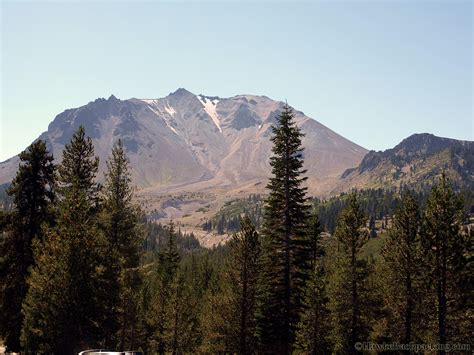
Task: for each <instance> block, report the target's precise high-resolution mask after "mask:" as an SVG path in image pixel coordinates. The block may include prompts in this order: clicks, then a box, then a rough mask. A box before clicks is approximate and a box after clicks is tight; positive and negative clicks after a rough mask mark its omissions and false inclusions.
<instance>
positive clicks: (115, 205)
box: [0, 106, 474, 354]
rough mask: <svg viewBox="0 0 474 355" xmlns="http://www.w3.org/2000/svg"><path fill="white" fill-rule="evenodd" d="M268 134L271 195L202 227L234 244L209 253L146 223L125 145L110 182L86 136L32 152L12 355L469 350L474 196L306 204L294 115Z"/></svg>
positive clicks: (115, 157) (8, 266) (19, 236)
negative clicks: (54, 149) (59, 151)
mask: <svg viewBox="0 0 474 355" xmlns="http://www.w3.org/2000/svg"><path fill="white" fill-rule="evenodd" d="M272 132H273V133H272V138H271V141H272V144H273V148H272V152H273V156H272V158H271V161H270V164H271V166H272V176H271V177H270V179H269V181H268V184H267V191H268V194H267V195H252V196H249V197H248V199H246V200H244V201H236V202H233V203H229V204H228V205H227V206H224V207H223V209H222V210H221V213H220V214H218V215H216V216H215V217H214V218H213V219H212V220H209V221H206V222H205V223H204V224H203V226H202V228H203V229H205V230H217V231H218V233H224V232H228V233H232V235H233V236H232V239H231V241H230V242H228V243H227V244H225V245H221V246H218V247H215V248H213V249H206V248H202V247H201V246H200V245H199V242H198V240H197V239H196V238H195V237H194V236H193V235H186V234H183V233H182V232H181V231H180V229H179V226H178V225H176V224H175V223H173V222H170V223H169V224H167V225H163V224H158V223H155V222H151V221H147V218H146V216H145V214H144V213H143V211H142V210H141V209H140V206H139V205H137V203H136V202H135V200H134V196H133V191H134V190H133V181H132V180H131V175H130V170H129V166H128V160H127V156H126V152H125V150H124V147H123V145H122V142H120V141H118V142H117V143H116V144H115V145H114V148H113V150H112V152H111V155H110V158H109V160H108V162H107V171H106V173H105V183H104V184H103V185H102V184H99V183H98V182H97V180H98V176H97V175H98V158H96V157H95V154H94V146H93V144H92V140H91V139H90V138H89V137H88V136H87V135H86V132H85V131H84V128H82V127H80V128H79V129H78V130H77V131H76V132H75V133H74V135H73V137H72V139H71V141H70V143H69V144H67V145H66V146H65V148H64V151H63V159H62V161H61V163H60V164H59V165H56V164H55V163H54V159H53V157H52V155H51V154H50V153H49V152H48V149H47V146H46V143H45V142H44V141H41V140H38V141H36V142H34V143H33V144H32V145H31V146H29V147H28V148H27V149H26V150H25V151H24V152H22V153H21V155H20V159H21V163H20V166H19V169H18V172H17V174H16V177H15V178H14V180H13V181H12V183H11V185H10V186H9V188H8V190H7V193H8V196H5V198H8V199H10V200H9V201H10V202H11V203H12V208H11V209H3V210H0V228H1V240H0V248H1V254H0V275H1V284H0V317H1V318H0V339H3V340H4V343H5V345H6V346H7V350H8V351H14V352H20V351H21V352H22V353H55V354H74V353H77V352H79V351H82V350H85V349H91V348H103V349H112V350H131V349H133V350H139V351H142V352H143V353H146V354H165V353H172V354H183V353H232V354H290V353H295V354H327V353H335V354H345V353H348V354H352V353H358V352H361V351H363V350H367V349H361V344H365V343H374V344H389V343H391V344H393V343H396V344H399V345H401V346H405V348H401V347H400V348H397V349H395V350H394V351H393V352H395V353H398V352H405V353H409V352H410V350H409V349H410V348H408V347H407V346H409V345H410V344H411V345H413V346H419V344H425V345H429V346H434V347H436V348H433V349H435V350H436V351H437V352H439V353H444V352H445V351H449V350H450V349H451V350H456V351H455V352H461V351H466V352H470V351H472V348H471V344H470V342H471V341H472V334H473V333H472V332H473V320H474V313H473V304H472V303H473V300H474V297H473V296H474V294H473V292H474V290H473V285H474V280H473V275H474V272H473V271H474V270H473V265H474V264H473V255H474V253H473V236H474V231H473V229H471V226H470V225H469V223H468V222H469V221H468V217H467V216H468V212H471V211H470V210H469V209H470V208H471V207H470V206H471V202H472V192H471V191H463V190H461V189H459V188H457V187H456V186H453V185H452V183H451V182H450V180H449V179H448V178H447V177H446V176H445V175H444V174H443V175H442V176H440V177H439V179H438V180H437V182H436V183H435V184H434V185H433V186H429V187H427V188H426V189H425V190H423V191H413V190H411V189H410V188H409V187H404V188H403V189H400V190H399V191H395V190H394V191H385V190H365V191H353V192H350V193H346V194H343V195H341V196H338V197H334V198H332V199H328V200H320V199H316V198H310V196H308V195H307V192H306V188H305V187H304V184H305V170H304V168H303V150H304V147H303V146H302V143H301V138H302V133H301V132H300V130H299V128H298V127H297V126H296V124H295V121H294V114H293V112H292V110H291V109H290V108H289V107H288V106H286V107H285V110H284V111H283V112H282V113H281V114H280V115H279V116H278V117H277V120H276V124H275V126H274V127H273V130H272ZM376 223H377V227H376ZM380 223H382V224H383V227H381V226H380V227H379V224H380ZM372 352H373V351H372ZM373 353H375V352H373Z"/></svg>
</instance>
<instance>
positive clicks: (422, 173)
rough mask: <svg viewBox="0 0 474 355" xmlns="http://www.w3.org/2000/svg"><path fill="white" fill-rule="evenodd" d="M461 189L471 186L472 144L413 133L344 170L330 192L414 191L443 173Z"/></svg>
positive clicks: (473, 177)
mask: <svg viewBox="0 0 474 355" xmlns="http://www.w3.org/2000/svg"><path fill="white" fill-rule="evenodd" d="M443 170H444V171H445V172H446V175H448V176H449V177H450V179H451V180H452V181H453V182H454V183H455V185H457V186H459V187H461V186H464V187H467V188H471V189H472V187H473V186H474V142H472V141H461V140H456V139H449V138H442V137H437V136H435V135H432V134H428V133H423V134H414V135H412V136H410V137H408V138H406V139H404V140H403V141H402V142H400V143H399V144H398V145H397V146H395V147H394V148H392V149H388V150H385V151H379V152H376V151H370V152H369V153H367V155H366V156H365V157H364V159H362V162H361V163H360V164H359V166H358V167H356V168H352V169H348V170H346V171H345V172H344V173H343V174H342V175H341V179H340V181H339V184H338V186H337V187H336V189H334V190H333V193H335V192H340V191H343V190H344V189H345V188H346V187H347V186H351V187H356V188H379V187H383V188H392V187H400V186H404V185H407V186H410V187H414V188H417V187H418V188H419V187H422V185H431V184H432V182H433V181H434V179H435V178H436V177H439V176H440V175H441V172H442V171H443Z"/></svg>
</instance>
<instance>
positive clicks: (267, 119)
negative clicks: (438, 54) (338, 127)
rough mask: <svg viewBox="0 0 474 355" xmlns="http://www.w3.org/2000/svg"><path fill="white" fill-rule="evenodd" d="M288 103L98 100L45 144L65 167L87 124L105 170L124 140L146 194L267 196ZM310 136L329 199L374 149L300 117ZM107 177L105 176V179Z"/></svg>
mask: <svg viewBox="0 0 474 355" xmlns="http://www.w3.org/2000/svg"><path fill="white" fill-rule="evenodd" d="M282 108H283V103H282V102H279V101H274V100H271V99H269V98H268V97H265V96H253V95H239V96H234V97H231V98H219V97H210V96H203V95H195V94H193V93H191V92H189V91H187V90H185V89H178V90H177V91H175V92H173V93H171V94H169V95H168V96H166V97H164V98H160V99H129V100H119V99H117V98H116V97H114V96H111V97H110V98H109V99H103V98H101V99H97V100H95V101H93V102H90V103H89V104H87V105H85V106H82V107H79V108H74V109H68V110H66V111H64V112H62V113H61V114H59V115H57V116H56V118H55V119H54V120H53V122H51V124H50V125H49V127H48V130H47V131H46V132H44V133H43V134H41V135H40V137H39V138H41V139H44V140H46V142H47V144H48V146H49V148H50V150H51V151H52V152H53V154H54V157H55V158H56V159H57V161H58V162H59V161H60V160H61V156H62V150H63V148H64V145H65V144H66V143H68V142H69V140H70V139H71V136H72V134H73V132H74V131H75V130H76V129H77V128H78V127H79V126H80V125H83V126H84V127H85V129H86V134H88V135H89V136H90V137H91V138H92V139H93V142H94V145H95V149H96V154H97V155H98V156H99V158H100V171H101V173H102V172H103V171H104V170H105V167H106V165H105V162H106V160H107V159H108V156H109V154H110V151H111V148H112V145H113V143H114V142H115V141H117V140H118V139H119V138H120V139H122V141H123V142H124V146H125V148H126V151H127V154H128V156H129V158H130V162H131V168H132V174H133V179H134V184H135V185H137V186H138V187H139V188H140V189H142V191H149V192H158V191H161V192H173V191H175V190H176V191H178V190H182V189H183V188H185V189H187V190H190V191H192V190H206V189H211V190H216V189H222V190H236V189H239V190H254V191H255V190H261V189H262V188H263V186H265V183H266V179H267V178H268V176H269V175H270V166H269V157H270V155H271V142H270V140H269V138H270V135H271V125H272V124H273V123H274V122H275V117H276V116H277V115H278V114H279V113H280V112H281V110H282ZM295 114H296V121H297V124H298V125H299V127H301V129H302V131H303V133H305V137H304V139H303V145H304V147H305V152H304V157H305V168H306V169H307V170H308V172H307V175H308V177H309V180H308V187H309V190H310V192H311V193H313V194H317V195H324V194H326V193H327V192H328V191H330V190H331V189H332V188H333V187H334V184H335V183H336V182H337V180H338V177H339V176H340V175H341V174H342V173H343V172H344V171H345V170H346V169H348V168H352V167H355V166H357V165H358V164H359V163H360V162H361V160H362V158H363V157H364V156H365V154H366V153H367V150H366V149H364V148H362V147H360V146H358V145H357V144H354V143H352V142H351V141H349V140H347V139H345V138H344V137H342V136H340V135H338V134H337V133H335V132H333V131H331V130H330V129H329V128H327V127H325V126H324V125H322V124H320V123H319V122H317V121H316V120H314V119H311V118H309V117H307V116H305V115H304V114H303V113H302V112H300V111H297V110H295ZM17 166H18V157H13V158H11V159H9V160H7V161H5V162H2V163H0V184H1V183H5V182H8V181H10V180H11V179H12V177H13V176H14V174H15V172H16V169H17ZM100 176H102V174H100Z"/></svg>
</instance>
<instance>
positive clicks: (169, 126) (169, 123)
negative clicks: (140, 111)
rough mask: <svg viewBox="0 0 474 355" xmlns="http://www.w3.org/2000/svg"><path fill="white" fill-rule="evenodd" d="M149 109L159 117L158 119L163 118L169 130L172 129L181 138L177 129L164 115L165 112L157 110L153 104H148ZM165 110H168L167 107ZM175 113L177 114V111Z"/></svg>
mask: <svg viewBox="0 0 474 355" xmlns="http://www.w3.org/2000/svg"><path fill="white" fill-rule="evenodd" d="M148 108H149V109H150V110H151V111H152V112H153V113H154V114H155V115H157V116H158V117H161V118H162V119H163V121H165V123H166V125H167V126H168V128H169V129H171V130H172V131H173V132H174V134H176V135H178V136H179V134H178V132H177V131H176V129H174V127H173V126H172V125H171V122H170V120H169V118H168V117H166V115H163V112H160V111H158V110H156V109H155V108H154V107H153V106H152V104H148ZM165 110H166V107H165ZM166 111H167V112H168V110H166ZM173 111H174V110H173ZM168 113H169V112H168ZM175 113H176V111H175Z"/></svg>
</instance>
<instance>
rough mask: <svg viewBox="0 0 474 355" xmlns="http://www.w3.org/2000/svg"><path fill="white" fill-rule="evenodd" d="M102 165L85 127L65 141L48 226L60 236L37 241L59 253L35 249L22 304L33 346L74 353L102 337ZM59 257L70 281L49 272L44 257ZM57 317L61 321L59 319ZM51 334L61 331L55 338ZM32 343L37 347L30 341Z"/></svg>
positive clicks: (27, 342)
mask: <svg viewBox="0 0 474 355" xmlns="http://www.w3.org/2000/svg"><path fill="white" fill-rule="evenodd" d="M97 168H98V159H97V158H95V157H94V147H93V145H92V142H91V140H90V138H85V136H84V129H83V128H82V127H81V128H79V129H78V131H77V132H76V133H74V135H73V138H72V141H71V143H70V144H67V145H66V147H65V150H64V155H63V161H62V164H61V166H60V167H59V181H60V183H61V185H60V187H61V188H60V192H61V197H62V199H61V201H60V204H59V216H58V219H57V225H56V226H55V227H54V230H50V231H48V233H49V234H51V235H58V238H48V239H46V240H45V244H44V245H43V246H38V248H39V249H44V250H45V251H46V250H49V251H50V252H51V253H53V252H54V254H52V255H51V258H48V257H45V256H44V257H43V256H41V255H42V251H41V250H38V251H37V252H36V255H35V256H36V260H37V262H36V267H35V268H34V269H33V270H32V273H31V275H30V278H29V281H28V283H29V285H30V290H29V292H28V294H27V298H26V300H25V304H24V307H23V314H24V317H25V322H24V326H23V329H22V342H23V344H24V345H25V346H27V348H26V350H28V351H38V349H50V350H48V351H52V352H58V353H64V354H70V353H73V352H74V351H77V350H79V349H81V348H92V347H97V346H98V345H99V344H100V341H101V339H103V335H102V332H103V328H102V326H101V323H102V321H103V319H104V315H103V313H104V309H103V307H102V306H103V303H102V302H101V301H102V300H101V299H100V297H98V295H100V294H101V290H103V288H104V285H103V283H102V280H103V278H102V277H101V274H102V273H103V271H104V267H103V265H101V263H100V261H101V251H102V250H104V245H105V242H104V239H103V238H102V235H101V233H100V232H99V230H98V226H97V218H96V215H95V212H96V210H97V184H96V183H95V182H94V178H95V175H96V173H97ZM48 243H56V244H59V245H60V247H57V246H56V244H55V245H48ZM64 258H67V259H66V260H63V259H64ZM54 260H58V263H59V262H61V263H62V264H63V265H66V267H65V269H64V270H63V273H61V275H63V274H65V275H66V276H65V277H64V278H65V279H66V281H65V282H62V281H63V279H58V278H55V277H52V278H50V275H48V274H45V273H46V272H48V270H49V269H50V268H53V266H47V265H44V264H43V263H46V262H53V263H54ZM68 280H69V281H68ZM54 282H58V284H55V283H54ZM60 287H61V288H62V287H67V288H66V289H64V290H63V292H62V293H61V295H62V296H64V297H55V298H51V299H48V300H44V299H43V298H42V297H43V295H44V293H47V292H49V290H50V289H52V288H60ZM40 300H41V301H43V302H40ZM58 312H60V313H59V314H58ZM53 317H54V318H59V319H61V322H55V319H54V318H53ZM45 324H49V325H51V327H52V328H51V329H49V332H48V334H47V338H44V339H43V338H41V337H40V334H41V329H42V328H43V325H45ZM53 328H54V329H53ZM49 334H53V335H56V336H57V337H56V338H53V339H51V338H49V337H50V335H49ZM31 344H33V345H34V346H38V348H34V347H31Z"/></svg>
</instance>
